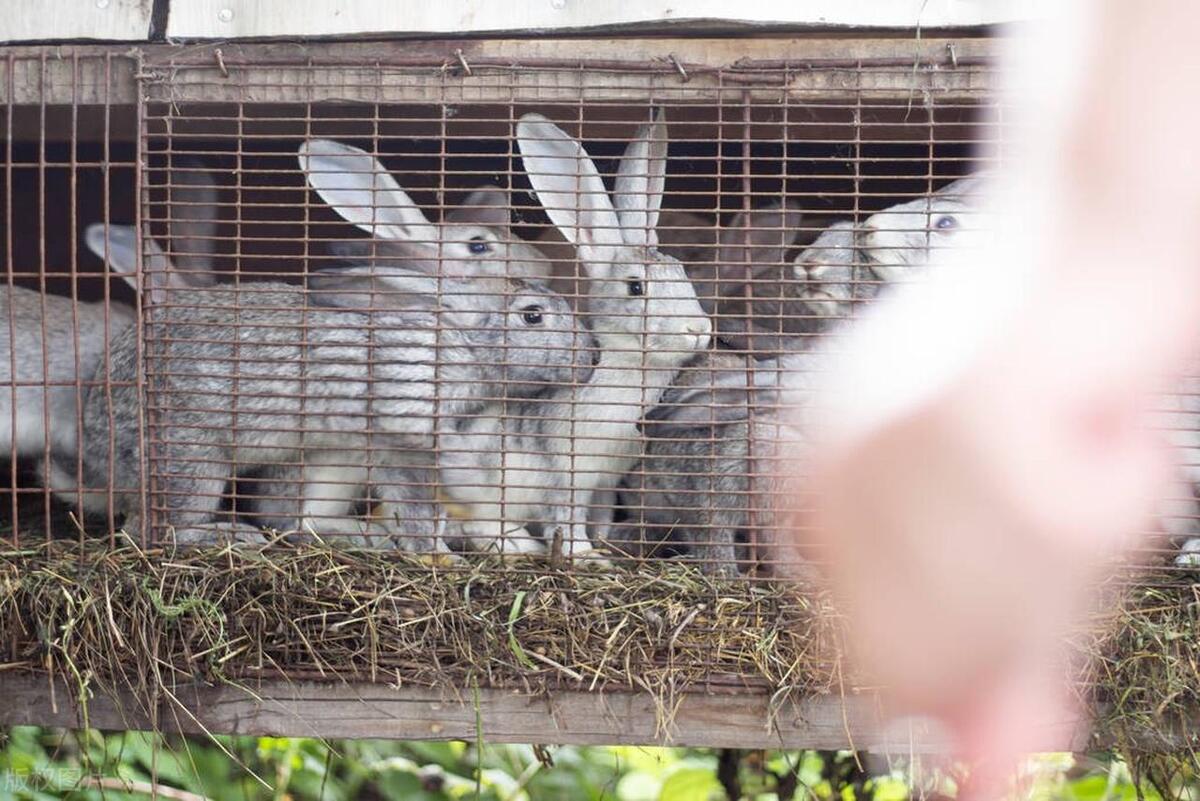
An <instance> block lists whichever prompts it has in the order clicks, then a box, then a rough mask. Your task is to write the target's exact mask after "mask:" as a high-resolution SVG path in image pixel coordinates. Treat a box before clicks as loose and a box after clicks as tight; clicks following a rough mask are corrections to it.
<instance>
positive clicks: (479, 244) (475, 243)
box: [467, 236, 492, 256]
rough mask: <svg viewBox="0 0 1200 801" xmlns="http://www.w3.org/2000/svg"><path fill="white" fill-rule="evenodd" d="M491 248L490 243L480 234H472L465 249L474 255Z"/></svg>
mask: <svg viewBox="0 0 1200 801" xmlns="http://www.w3.org/2000/svg"><path fill="white" fill-rule="evenodd" d="M491 249H492V244H491V243H490V242H488V241H487V239H485V238H484V237H482V236H473V237H471V239H470V241H468V242H467V250H469V251H471V253H472V254H474V255H476V256H479V255H481V254H483V253H487V252H488V251H489V250H491Z"/></svg>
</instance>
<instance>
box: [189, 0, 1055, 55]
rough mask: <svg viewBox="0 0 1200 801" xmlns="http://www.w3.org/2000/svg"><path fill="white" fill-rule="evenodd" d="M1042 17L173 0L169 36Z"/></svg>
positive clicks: (941, 4)
mask: <svg viewBox="0 0 1200 801" xmlns="http://www.w3.org/2000/svg"><path fill="white" fill-rule="evenodd" d="M1040 13H1043V10H1042V9H1041V8H1039V4H1037V3H1035V2H1033V0H989V2H979V1H978V0H975V2H950V1H949V0H935V2H929V0H855V1H854V2H852V3H848V2H846V1H845V0H790V2H786V3H781V2H779V0H742V1H741V2H739V3H735V4H731V3H729V2H728V0H639V1H638V2H636V3H630V2H627V0H506V1H505V2H485V3H481V2H479V0H442V2H438V3H395V2H389V1H388V0H307V2H305V3H304V4H303V6H302V8H297V4H296V3H295V2H294V0H172V3H171V9H170V16H169V19H168V24H167V35H168V36H170V37H172V38H189V39H192V38H194V39H235V38H239V37H259V38H261V37H282V36H305V37H314V36H348V35H363V34H395V33H399V34H405V35H413V34H421V35H430V34H466V33H497V32H513V31H555V32H563V31H573V32H575V31H595V30H597V29H600V30H606V31H616V30H622V29H635V30H640V31H643V32H645V31H650V30H652V31H658V32H667V31H676V32H678V31H681V30H688V29H697V28H699V29H701V30H705V29H707V30H711V29H713V28H715V27H720V28H722V29H730V28H733V29H737V28H746V27H754V26H788V27H793V28H795V27H830V26H835V27H841V26H846V27H853V26H866V27H873V28H915V27H918V26H919V27H922V28H925V29H929V28H942V27H963V26H979V25H992V24H996V23H1000V22H1011V21H1015V20H1023V19H1030V18H1032V17H1035V16H1037V15H1038V14H1040ZM580 52H584V51H580Z"/></svg>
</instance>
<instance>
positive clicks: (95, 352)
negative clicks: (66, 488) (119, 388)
mask: <svg viewBox="0 0 1200 801" xmlns="http://www.w3.org/2000/svg"><path fill="white" fill-rule="evenodd" d="M129 278H130V276H126V279H127V280H128V279H129ZM0 315H2V318H3V322H0V399H3V403H2V404H0V448H3V452H4V453H8V454H11V455H13V456H15V457H16V458H18V459H21V458H33V459H36V460H37V461H38V462H39V466H38V469H37V475H38V476H39V477H40V478H42V479H43V480H44V481H46V483H47V484H49V485H50V486H53V485H54V483H55V481H56V480H57V479H56V470H55V469H54V467H53V465H54V464H55V462H54V461H53V460H54V459H57V460H61V461H62V462H63V463H74V462H75V461H76V460H77V459H78V456H79V453H80V451H79V430H78V426H77V421H78V416H79V413H80V410H81V409H82V407H83V400H84V398H85V397H86V394H87V388H88V385H89V384H90V383H91V381H92V374H93V372H94V371H95V367H96V364H97V363H99V362H100V360H101V359H103V358H104V354H105V350H106V348H107V347H108V346H109V345H110V343H112V342H113V341H114V340H116V339H117V338H118V336H119V335H120V333H121V332H122V331H125V330H126V329H128V328H130V327H132V326H133V325H134V323H135V322H136V317H135V314H134V311H133V309H132V308H130V307H129V306H126V305H125V304H123V303H113V302H109V303H107V304H106V303H105V301H102V300H101V301H95V302H90V303H89V302H85V301H81V300H76V299H73V298H69V297H63V296H61V295H44V294H42V293H41V292H37V291H35V290H31V289H26V288H24V287H19V286H12V287H10V286H0ZM47 456H50V457H51V458H49V459H48V458H47Z"/></svg>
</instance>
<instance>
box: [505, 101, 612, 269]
mask: <svg viewBox="0 0 1200 801" xmlns="http://www.w3.org/2000/svg"><path fill="white" fill-rule="evenodd" d="M517 147H518V148H519V149H520V151H521V160H522V161H523V162H524V164H525V172H526V174H528V176H529V183H530V184H532V185H533V191H534V193H535V194H536V195H537V197H538V200H539V201H541V204H542V207H543V208H545V210H546V215H547V216H548V217H549V218H550V221H551V222H553V223H554V224H555V225H556V226H557V227H558V230H559V231H561V232H562V235H563V236H564V237H566V239H567V241H568V242H570V243H571V244H573V245H575V246H576V247H577V248H579V249H580V250H581V251H585V250H586V249H588V248H606V247H621V246H622V245H624V243H625V241H624V239H622V237H621V222H620V220H619V219H618V218H617V212H616V210H615V209H614V208H613V204H612V200H611V199H610V198H609V196H608V192H607V191H606V190H605V188H604V181H603V180H601V178H600V173H599V171H597V170H596V165H595V164H594V163H593V162H592V159H591V157H590V156H588V154H587V151H586V150H584V149H583V146H582V145H580V144H579V143H578V142H576V141H575V140H574V139H572V138H571V137H569V136H567V134H566V133H564V132H563V130H562V129H561V128H559V127H558V126H557V125H555V124H554V123H552V122H550V121H549V120H547V119H546V118H545V117H543V116H542V115H540V114H526V115H525V116H524V117H522V118H521V120H520V122H518V123H517ZM580 255H581V256H583V255H584V254H583V253H582V252H581V254H580ZM583 261H584V263H585V264H592V263H598V262H603V261H604V259H603V254H596V256H595V258H583Z"/></svg>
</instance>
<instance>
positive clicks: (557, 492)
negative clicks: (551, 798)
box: [439, 114, 712, 556]
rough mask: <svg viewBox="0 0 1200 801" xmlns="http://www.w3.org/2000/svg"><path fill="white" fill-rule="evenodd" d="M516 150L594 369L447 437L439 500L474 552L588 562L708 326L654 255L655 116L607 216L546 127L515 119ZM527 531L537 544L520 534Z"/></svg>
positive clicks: (631, 152)
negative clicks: (658, 407)
mask: <svg viewBox="0 0 1200 801" xmlns="http://www.w3.org/2000/svg"><path fill="white" fill-rule="evenodd" d="M517 145H518V148H519V149H520V151H521V156H522V159H523V161H524V164H525V169H526V173H527V174H528V175H529V179H530V183H531V184H532V186H533V189H534V192H535V194H536V195H537V197H538V200H539V201H540V202H541V203H542V206H543V207H544V208H545V209H546V213H547V214H548V215H549V217H550V219H551V221H552V222H553V223H554V224H555V225H556V226H557V227H558V228H559V230H560V231H561V232H562V233H563V235H564V236H566V237H567V238H568V239H569V240H570V241H571V242H572V244H573V245H574V246H575V248H576V249H577V253H578V260H579V262H580V264H581V266H582V268H583V269H584V271H585V273H586V275H587V279H588V283H589V291H588V294H587V298H586V301H587V314H588V319H589V321H590V323H591V329H592V334H593V336H594V337H595V340H596V344H597V346H598V348H599V360H598V362H597V363H596V364H595V366H594V371H593V373H592V375H591V379H590V381H588V382H587V383H584V384H574V385H570V386H562V387H557V388H555V389H554V391H553V392H551V393H550V394H549V395H548V396H546V397H543V398H539V399H536V400H534V399H525V400H517V401H512V402H510V403H508V404H506V406H505V408H504V410H503V414H502V415H501V416H480V417H477V418H474V419H472V420H471V421H469V423H468V424H467V425H465V426H464V427H463V428H462V429H460V430H459V431H456V432H455V435H454V437H453V438H452V442H453V445H452V447H450V448H448V450H447V451H446V452H443V453H442V454H441V460H440V463H439V465H440V473H441V480H442V491H443V493H445V495H446V496H447V499H448V500H449V501H451V502H452V503H453V504H454V506H455V508H456V509H458V510H460V513H461V514H462V516H463V517H464V518H465V519H464V520H463V521H462V530H463V532H464V535H465V536H466V537H468V538H469V539H470V540H471V541H472V542H473V543H474V544H475V545H476V546H477V547H478V546H483V547H493V546H496V545H499V546H500V547H507V546H508V545H509V543H511V544H512V546H513V547H514V548H515V549H516V550H518V551H534V550H540V549H542V548H544V547H545V546H546V545H547V544H548V543H550V542H553V541H555V540H557V539H558V538H559V537H561V538H562V540H561V541H562V542H563V544H564V546H565V548H564V550H565V552H566V553H567V554H568V555H570V556H579V555H582V554H584V553H586V552H588V551H590V550H592V549H593V545H592V542H591V539H590V536H589V532H588V517H589V512H590V510H591V507H592V506H593V504H594V502H595V499H596V498H597V496H598V494H602V493H606V492H609V491H611V490H612V489H615V487H616V483H617V481H618V479H619V478H620V476H621V475H622V474H623V473H624V472H625V471H626V470H627V469H628V467H629V466H630V465H631V464H632V463H633V462H634V461H635V460H636V459H637V456H638V453H639V451H640V435H639V433H638V430H637V423H638V420H639V419H640V418H641V416H642V413H643V411H644V410H645V409H647V408H649V407H652V406H653V405H654V404H655V403H657V400H658V397H659V395H660V394H661V393H662V391H663V390H664V389H665V388H666V387H667V386H668V385H669V383H670V381H671V379H672V377H673V376H674V375H675V372H676V371H677V370H678V369H679V366H680V365H682V364H683V363H684V362H685V361H686V360H687V359H688V358H690V357H691V356H692V354H693V353H695V352H696V351H698V350H702V349H704V348H705V347H707V345H708V343H709V338H710V334H711V330H712V325H711V322H710V321H709V319H708V317H707V316H705V314H704V310H703V309H702V308H701V307H700V304H699V302H698V301H697V300H696V297H695V293H694V291H693V290H692V286H691V283H690V282H689V281H688V280H687V276H686V274H685V273H684V271H683V267H682V265H681V264H680V263H679V262H678V261H677V260H675V259H672V258H671V257H669V256H666V255H663V254H661V253H658V252H657V251H656V250H655V243H656V239H655V234H654V229H655V224H656V222H657V217H658V207H659V204H660V203H661V200H662V189H663V183H664V180H665V174H664V173H665V164H666V148H667V143H666V126H665V125H664V124H663V122H662V118H661V116H657V117H656V119H655V121H654V122H653V123H651V124H648V125H646V126H643V127H642V129H640V130H639V132H638V135H637V137H636V138H635V139H634V141H633V142H631V143H630V145H629V146H628V147H627V148H626V151H625V154H624V155H623V157H622V158H621V162H620V166H619V169H618V175H617V178H616V183H615V187H614V196H615V206H614V200H613V198H610V196H609V194H608V192H607V190H606V189H605V187H604V182H603V180H602V179H601V178H600V173H599V172H598V171H597V169H596V166H595V164H594V163H593V162H592V160H591V158H590V157H589V156H588V154H587V153H586V151H585V150H584V149H583V147H582V146H581V145H580V144H579V143H578V142H576V141H575V140H574V139H572V138H571V137H570V136H568V135H567V134H566V133H564V132H563V131H562V130H561V129H559V128H558V127H557V126H555V125H554V124H553V123H551V122H550V121H549V120H547V119H545V118H544V117H542V116H540V115H538V114H526V115H525V116H524V117H522V118H521V120H520V121H519V122H518V124H517ZM534 523H539V524H541V535H542V539H541V540H536V539H534V538H533V537H532V536H531V532H530V531H529V529H528V528H527V526H528V525H531V524H534ZM606 528H607V523H604V522H602V523H601V525H600V526H599V527H598V530H597V532H596V533H597V536H598V537H603V536H605V535H606V534H607V531H606Z"/></svg>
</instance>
